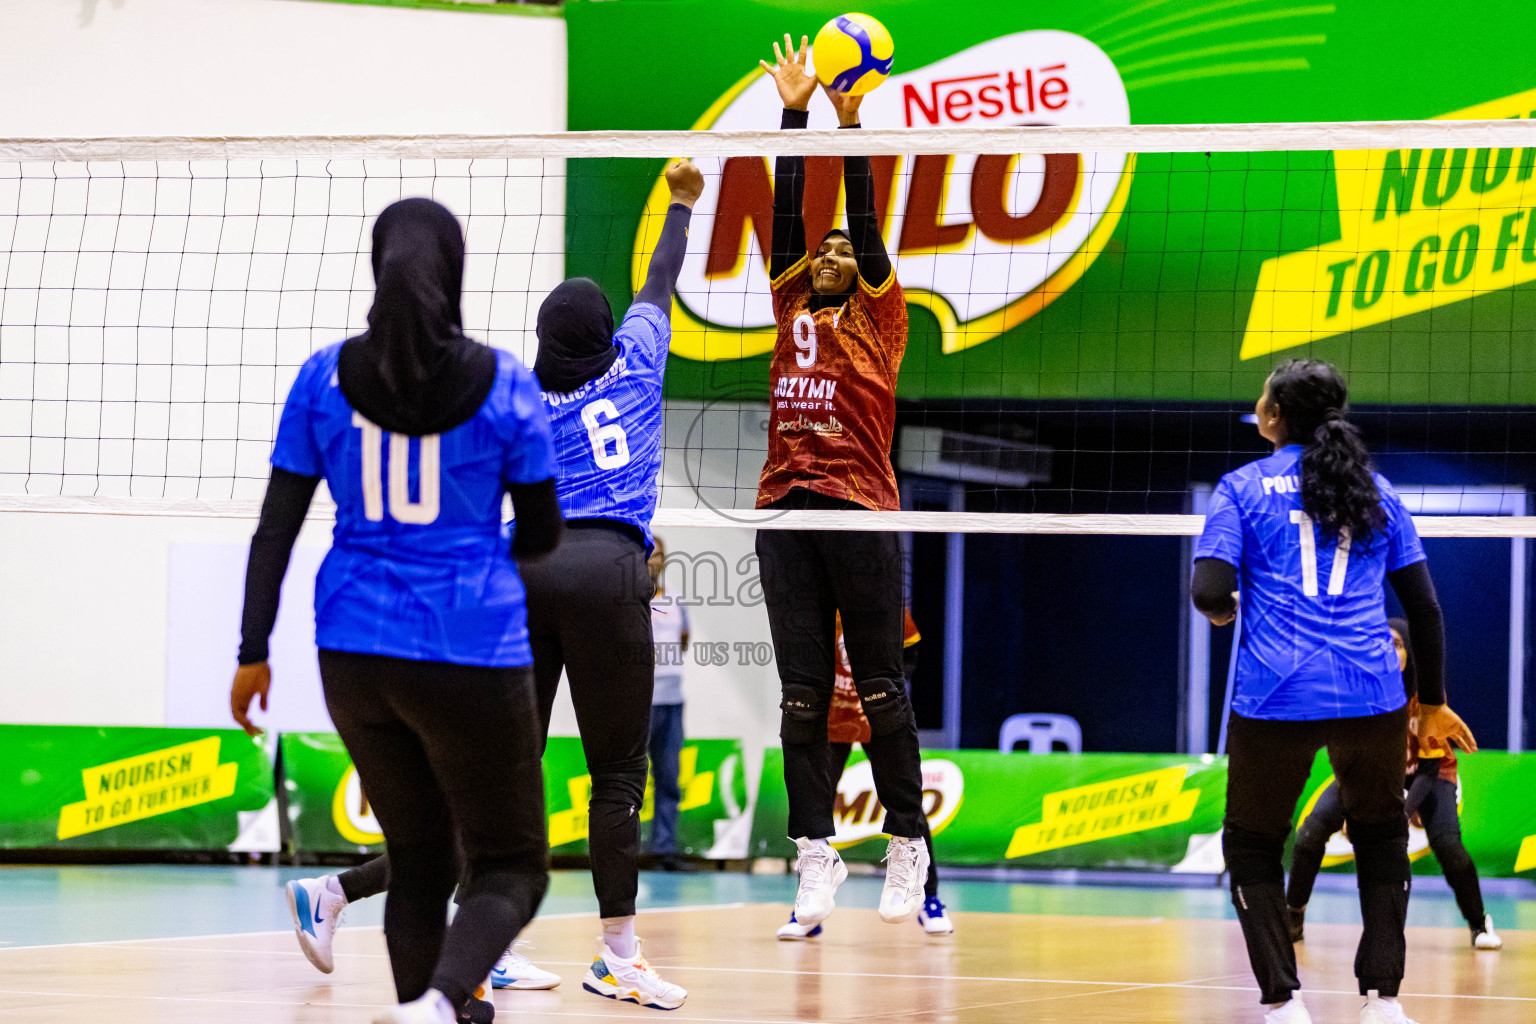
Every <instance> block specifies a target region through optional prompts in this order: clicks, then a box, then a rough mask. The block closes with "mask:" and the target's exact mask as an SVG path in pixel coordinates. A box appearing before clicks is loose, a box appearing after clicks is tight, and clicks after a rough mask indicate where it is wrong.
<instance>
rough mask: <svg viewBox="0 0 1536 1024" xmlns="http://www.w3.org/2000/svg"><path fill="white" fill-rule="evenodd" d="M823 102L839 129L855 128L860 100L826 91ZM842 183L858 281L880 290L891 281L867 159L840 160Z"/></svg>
mask: <svg viewBox="0 0 1536 1024" xmlns="http://www.w3.org/2000/svg"><path fill="white" fill-rule="evenodd" d="M826 93H827V98H828V99H830V100H831V101H832V106H833V107H835V108H837V126H838V127H839V128H857V127H859V104H860V103H861V102H863V99H864V97H863V96H849V95H847V94H846V93H840V92H834V91H833V90H831V89H827V90H826ZM843 180H844V181H845V182H846V183H847V185H848V239H849V241H851V242H852V243H853V253H854V256H855V257H857V258H858V261H859V277H861V278H863V280H864V283H865V284H866V285H868V286H869V287H870V288H876V289H878V288H881V287H883V286H884V285H885V284H886V282H888V281H889V280H890V279H891V273H892V268H891V257H890V256H889V254H887V253H886V251H885V239H883V238H881V237H880V218H879V217H877V216H876V215H875V177H874V174H873V173H872V172H871V171H870V168H869V157H867V156H845V157H843Z"/></svg>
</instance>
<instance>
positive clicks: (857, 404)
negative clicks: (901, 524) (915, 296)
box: [757, 256, 907, 511]
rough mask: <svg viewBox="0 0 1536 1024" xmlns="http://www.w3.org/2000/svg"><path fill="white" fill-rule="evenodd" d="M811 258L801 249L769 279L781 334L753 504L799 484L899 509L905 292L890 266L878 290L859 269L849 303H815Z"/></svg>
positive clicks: (779, 495) (772, 367) (867, 505)
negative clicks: (897, 443)
mask: <svg viewBox="0 0 1536 1024" xmlns="http://www.w3.org/2000/svg"><path fill="white" fill-rule="evenodd" d="M810 266H811V261H810V257H809V256H806V257H802V258H801V259H800V260H799V261H798V262H797V263H795V265H794V266H792V267H790V268H789V269H788V270H786V271H784V273H783V274H781V275H779V278H778V280H776V281H774V282H773V314H774V320H775V321H776V322H777V323H778V326H779V336H778V340H777V341H776V342H775V344H774V347H773V362H772V363H771V365H770V369H769V377H770V380H771V384H772V390H771V392H770V396H769V399H768V403H769V406H768V460H767V462H765V463H764V465H763V475H762V477H761V478H760V479H759V481H758V485H757V505H758V507H759V508H761V507H763V506H764V505H767V504H770V503H771V502H774V501H777V500H779V499H780V498H782V497H784V495H786V494H788V493H789V492H790V490H792V489H793V488H796V487H800V488H805V489H807V490H811V491H815V492H816V493H818V494H825V495H827V496H828V497H832V498H838V499H842V500H852V501H855V502H858V503H859V504H860V505H863V506H864V507H865V508H868V509H873V510H875V511H893V510H896V509H899V508H901V497H900V494H899V493H898V491H897V489H896V473H895V471H894V470H893V469H892V468H891V439H892V435H893V433H894V432H895V429H896V375H897V373H898V372H899V371H900V370H901V357H902V355H903V353H905V352H906V348H907V299H906V295H905V294H904V293H903V292H902V290H901V285H900V284H898V283H897V281H896V274H895V272H894V271H893V272H892V273H891V276H890V279H889V280H887V281H886V282H885V283H884V284H883V285H881V286H880V287H879V288H877V289H872V288H870V287H869V286H868V285H867V284H866V283H865V282H864V279H863V278H859V281H858V285H857V286H856V287H855V288H854V293H853V295H852V297H851V298H849V299H848V301H847V302H845V303H844V304H843V305H841V306H837V307H829V308H827V309H820V310H815V311H814V312H813V311H812V309H811V296H812V295H813V294H814V292H813V291H812V289H811V272H810Z"/></svg>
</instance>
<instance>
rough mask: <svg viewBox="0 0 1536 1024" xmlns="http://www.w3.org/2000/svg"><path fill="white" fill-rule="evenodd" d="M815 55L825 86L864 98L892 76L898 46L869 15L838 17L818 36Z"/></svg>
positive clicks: (817, 72) (822, 28)
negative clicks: (864, 95) (892, 64)
mask: <svg viewBox="0 0 1536 1024" xmlns="http://www.w3.org/2000/svg"><path fill="white" fill-rule="evenodd" d="M812 53H813V54H814V59H815V63H816V77H817V78H818V79H820V80H821V84H822V85H825V86H826V87H828V88H829V89H833V90H835V91H837V92H844V93H848V94H849V95H851V96H861V95H863V94H864V93H866V92H869V91H870V90H871V89H873V88H874V87H875V86H877V85H879V84H880V83H881V82H883V81H885V79H886V76H888V75H889V74H890V73H891V62H892V61H893V60H894V59H895V56H896V43H895V41H894V40H892V39H891V34H890V33H889V32H887V31H886V29H885V26H884V25H882V24H880V22H879V21H877V20H875V19H874V18H871V17H870V16H869V15H867V14H839V15H838V16H837V17H835V18H833V19H832V20H831V21H829V22H827V23H826V24H825V25H823V26H822V27H821V31H820V32H817V33H816V42H815V45H814V47H813V49H812Z"/></svg>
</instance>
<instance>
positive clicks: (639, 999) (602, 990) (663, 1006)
mask: <svg viewBox="0 0 1536 1024" xmlns="http://www.w3.org/2000/svg"><path fill="white" fill-rule="evenodd" d="M581 987H582V988H584V989H586V990H587V991H588V992H591V993H592V994H593V995H596V996H603V997H604V998H606V999H615V1000H618V1001H619V1002H621V1003H638V1004H639V1005H641V1006H649V1007H650V1008H651V1009H653V1010H675V1009H677V1008H678V1007H679V1006H682V1005H683V1004H684V1003H686V1002H687V1001H688V997H687V996H686V995H685V996H683V998H681V999H679V1000H677V1001H676V1002H671V1001H668V1000H664V999H656V998H654V997H650V998H647V997H645V996H642V995H641V994H640V991H639V989H633V988H632V989H625V988H624V986H622V985H613V984H610V983H608V982H606V981H604V980H602V979H601V978H596V977H593V976H592V972H591V971H588V972H587V976H586V977H585V978H582V979H581ZM385 1024H391V1022H385Z"/></svg>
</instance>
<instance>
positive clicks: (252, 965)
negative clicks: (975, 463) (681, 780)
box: [0, 904, 1536, 1024]
mask: <svg viewBox="0 0 1536 1024" xmlns="http://www.w3.org/2000/svg"><path fill="white" fill-rule="evenodd" d="M167 912H171V913H174V912H175V908H174V906H172V907H168V908H167ZM784 918H785V908H784V906H782V905H778V904H730V905H717V906H697V907H677V908H671V909H668V910H664V911H659V912H645V913H643V914H642V919H641V920H642V928H641V934H642V936H643V937H644V939H645V941H646V952H647V955H648V956H649V958H650V959H651V962H652V963H653V964H655V965H656V966H657V968H658V969H659V970H661V971H662V972H663V974H664V975H665V976H666V977H667V978H669V979H670V980H672V981H675V982H677V983H679V984H681V985H684V986H685V987H687V988H688V990H689V993H690V996H689V1000H688V1003H687V1005H686V1006H684V1007H683V1008H682V1009H680V1010H677V1011H675V1012H673V1013H671V1014H666V1015H665V1018H666V1019H668V1020H696V1021H709V1022H721V1024H758V1022H762V1024H769V1022H771V1024H790V1022H812V1021H815V1022H862V1021H902V1022H906V1021H910V1022H913V1024H952V1022H975V1024H992V1022H1009V1024H1013V1022H1021V1021H1030V1022H1041V1024H1046V1022H1053V1021H1061V1022H1067V1021H1072V1022H1099V1021H1105V1022H1108V1021H1114V1022H1137V1024H1140V1022H1207V1021H1208V1022H1212V1024H1218V1022H1220V1024H1225V1022H1229V1021H1239V1022H1240V1021H1252V1022H1255V1024H1257V1022H1258V1021H1259V1020H1260V1009H1259V1006H1258V1003H1257V990H1256V989H1255V988H1254V985H1253V980H1252V977H1251V975H1250V974H1249V971H1248V965H1247V959H1246V956H1245V954H1244V951H1243V945H1242V938H1241V935H1240V934H1239V932H1238V929H1237V925H1236V923H1235V922H1233V921H1224V920H1199V919H1194V920H1191V919H1165V918H1161V917H1151V918H1136V917H1125V918H1116V917H1102V916H1099V917H1085V916H1055V915H1034V914H1018V913H977V912H972V913H959V914H956V915H955V919H956V934H955V935H954V936H952V937H949V938H929V937H926V936H924V935H923V934H922V933H921V932H920V931H919V930H918V929H917V928H915V927H914V926H912V925H905V926H892V925H887V924H884V923H882V922H881V921H880V920H879V918H878V917H877V916H876V915H875V913H874V911H872V910H867V909H860V908H840V909H839V910H838V911H837V912H836V913H835V914H834V915H833V917H832V918H831V919H830V920H829V922H828V924H829V928H828V931H827V933H826V934H825V935H824V936H823V937H822V938H819V939H816V940H812V941H809V942H803V943H790V942H779V941H777V940H776V939H775V938H774V935H773V933H774V929H775V928H777V927H778V925H779V924H780V923H781V922H782V921H783V920H784ZM1307 929H1308V930H1307V942H1306V943H1305V944H1304V945H1303V946H1302V947H1299V958H1300V963H1301V972H1302V981H1303V984H1304V985H1305V986H1306V991H1305V996H1306V1001H1307V1003H1308V1005H1309V1007H1310V1008H1311V1011H1312V1015H1313V1018H1314V1020H1316V1021H1318V1024H1324V1022H1328V1021H1339V1022H1353V1021H1354V1020H1355V1018H1356V1014H1357V1012H1358V1007H1359V1004H1360V1000H1359V998H1358V997H1357V996H1356V995H1355V994H1354V979H1353V977H1352V974H1351V963H1352V961H1353V956H1354V944H1355V941H1356V938H1357V936H1358V934H1359V930H1358V928H1356V927H1352V926H1349V925H1343V924H1332V925H1330V924H1312V923H1309V924H1308V926H1307ZM597 930H598V928H597V922H596V920H595V918H594V917H593V916H592V915H591V914H590V913H580V914H565V915H555V916H546V917H543V918H541V919H539V920H538V921H536V922H535V923H534V924H533V925H532V926H531V928H530V929H529V931H528V933H527V934H526V937H527V938H528V939H529V940H530V941H531V942H532V943H533V944H534V947H535V948H534V949H533V950H531V951H530V955H531V956H532V957H533V958H534V959H535V960H536V962H538V963H540V964H541V965H543V966H545V967H547V968H549V969H551V970H554V971H556V972H557V973H559V974H560V975H561V976H562V977H563V978H564V983H563V984H562V985H561V986H560V987H559V988H558V989H556V990H554V991H550V992H498V993H496V994H495V996H494V999H495V1002H496V1006H497V1010H498V1019H499V1020H503V1021H507V1022H514V1021H515V1022H527V1024H555V1022H561V1024H577V1022H581V1024H588V1022H590V1024H600V1022H604V1021H633V1020H640V1019H646V1018H660V1017H662V1016H663V1014H662V1013H661V1011H656V1010H649V1009H644V1008H641V1007H637V1006H633V1005H630V1004H618V1003H614V1002H611V1001H609V1000H606V999H602V998H599V997H598V996H594V995H592V994H590V993H587V992H585V991H583V990H582V989H581V985H580V978H581V975H582V972H583V971H584V969H585V967H586V965H587V963H589V962H590V959H591V956H592V953H593V951H594V950H595V948H596V941H597V940H596V935H597ZM1531 934H1532V933H1530V932H1520V931H1510V932H1507V933H1506V934H1505V948H1504V950H1503V951H1502V952H1499V953H1474V952H1472V951H1471V950H1470V949H1469V948H1468V946H1467V933H1466V931H1465V929H1462V928H1449V927H1445V928H1442V927H1416V928H1411V929H1410V933H1409V938H1408V948H1409V954H1408V979H1407V981H1406V982H1405V984H1404V988H1403V998H1404V1003H1405V1006H1406V1008H1407V1010H1408V1012H1409V1014H1410V1016H1412V1017H1413V1018H1415V1019H1416V1020H1418V1021H1420V1022H1421V1024H1436V1022H1446V1024H1449V1022H1452V1021H1454V1022H1455V1024H1517V1022H1518V1024H1531V1022H1533V1021H1536V944H1533V943H1531V942H1530V941H1529V940H1528V939H1527V936H1529V935H1531ZM336 952H337V956H336V962H337V966H336V971H335V973H334V974H332V975H330V976H324V975H321V974H319V973H318V972H316V971H315V970H314V969H313V968H312V967H310V965H309V964H308V962H307V961H305V960H304V959H303V957H302V956H301V955H300V954H299V953H298V951H297V947H296V945H295V943H294V941H293V937H292V933H291V932H287V931H283V932H262V933H247V934H230V935H211V936H190V937H182V938H157V939H141V940H126V941H110V942H95V943H77V944H60V945H48V946H30V947H27V946H15V947H10V948H0V1024H23V1022H25V1024H79V1022H80V1021H82V1020H88V1021H90V1020H99V1021H111V1022H113V1024H208V1022H213V1021H238V1022H241V1024H364V1022H367V1021H368V1020H370V1019H371V1016H372V1013H373V1011H374V1010H376V1009H377V1008H378V1007H380V1006H382V1005H385V1004H386V1003H387V1002H388V1001H390V999H391V995H392V992H391V986H390V981H389V969H388V962H387V959H386V957H385V953H384V942H383V936H382V934H381V933H380V931H379V929H378V928H377V927H376V926H363V927H344V928H343V929H342V930H341V932H340V933H339V934H338V936H337V941H336Z"/></svg>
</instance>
